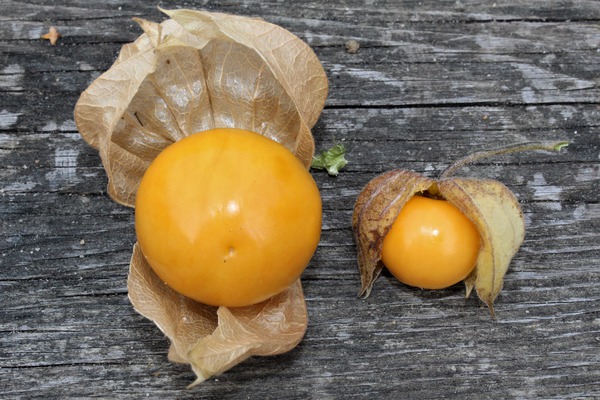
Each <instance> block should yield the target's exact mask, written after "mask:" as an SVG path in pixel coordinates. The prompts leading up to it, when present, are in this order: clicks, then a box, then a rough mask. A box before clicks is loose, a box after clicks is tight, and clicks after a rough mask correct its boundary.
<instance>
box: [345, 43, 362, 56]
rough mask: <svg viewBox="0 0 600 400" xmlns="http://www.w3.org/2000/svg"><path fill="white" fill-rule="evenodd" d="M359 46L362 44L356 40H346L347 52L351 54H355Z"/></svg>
mask: <svg viewBox="0 0 600 400" xmlns="http://www.w3.org/2000/svg"><path fill="white" fill-rule="evenodd" d="M359 48H360V45H359V44H358V42H357V41H356V40H348V41H347V42H346V52H348V53H349V54H355V53H356V52H357V51H358V49H359Z"/></svg>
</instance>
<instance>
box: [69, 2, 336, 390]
mask: <svg viewBox="0 0 600 400" xmlns="http://www.w3.org/2000/svg"><path fill="white" fill-rule="evenodd" d="M163 11H164V12H165V13H166V14H167V15H169V16H170V17H171V19H168V20H166V21H164V22H162V23H160V24H157V23H154V22H150V21H145V20H141V19H138V20H136V22H138V23H139V25H140V26H141V27H142V29H143V30H144V33H143V34H142V35H141V36H140V37H139V38H138V39H137V40H136V41H135V42H133V43H131V44H127V45H125V46H123V48H122V49H121V52H120V54H119V57H118V59H117V60H116V61H115V63H114V64H113V66H112V67H111V68H110V69H109V70H108V71H106V72H105V73H104V74H102V75H101V76H100V77H99V78H98V79H96V80H95V81H94V82H93V83H92V84H91V85H90V86H89V87H88V88H87V89H86V90H85V91H84V92H83V93H82V95H81V97H80V98H79V101H78V102H77V105H76V107H75V122H76V124H77V127H78V129H79V132H80V133H81V135H82V136H83V138H84V139H85V140H86V141H87V142H88V143H89V144H90V145H92V146H93V147H95V148H96V149H98V151H99V153H100V157H101V159H102V163H103V165H104V168H105V170H106V172H107V175H108V180H109V182H108V192H109V194H110V196H111V197H112V198H113V199H114V200H115V201H117V202H119V203H121V204H124V205H127V206H131V207H133V205H134V204H135V195H136V192H137V189H138V186H139V183H140V181H141V179H142V176H143V174H144V172H145V171H146V169H147V168H148V166H149V165H150V163H151V162H152V161H153V160H154V158H155V157H156V156H157V155H158V154H159V153H160V152H161V151H162V150H163V149H164V148H166V147H167V146H168V145H170V144H171V143H173V142H175V141H177V140H180V139H182V138H184V137H186V136H188V135H191V134H193V133H196V132H199V131H204V130H207V129H212V128H221V127H232V128H241V129H246V130H250V131H254V132H257V133H260V134H262V135H264V136H266V137H269V138H271V139H273V140H275V141H277V142H279V143H281V144H283V145H284V146H286V147H287V148H288V149H289V150H291V151H292V152H293V153H294V154H295V155H296V157H298V158H299V159H300V160H301V161H302V162H303V163H304V164H305V165H306V167H307V168H308V167H309V165H310V162H311V160H312V158H313V153H314V140H313V137H312V134H311V132H310V129H311V128H312V126H313V125H314V124H315V123H316V121H317V119H318V118H319V115H320V113H321V111H322V109H323V106H324V104H325V98H326V96H327V90H328V84H327V77H326V75H325V72H324V70H323V68H322V66H321V64H320V62H319V60H318V59H317V57H316V56H315V54H314V52H313V51H312V50H311V49H310V48H309V47H308V46H307V45H306V44H305V43H303V42H302V41H301V40H300V39H299V38H297V37H296V36H294V35H293V34H292V33H290V32H288V31H287V30H285V29H283V28H281V27H279V26H276V25H273V24H270V23H267V22H265V21H262V20H259V19H251V18H245V17H238V16H233V15H226V14H218V13H207V12H200V11H192V10H176V11H166V10H163ZM128 288H129V297H130V300H131V302H132V304H133V305H134V307H135V309H136V310H137V311H138V312H140V313H141V314H142V315H144V316H146V317H147V318H149V319H151V320H152V321H154V322H155V323H156V325H157V326H158V327H159V328H160V329H161V330H162V331H163V332H164V334H165V335H166V336H167V337H168V338H169V339H170V340H171V348H170V350H169V359H170V360H172V361H175V362H182V363H188V364H190V365H191V366H192V369H193V370H194V372H195V373H196V375H197V380H196V381H195V382H194V384H198V383H200V382H202V381H204V380H205V379H208V378H209V377H210V376H213V375H215V374H219V373H221V372H223V371H225V370H227V369H229V368H231V367H233V366H234V365H236V364H238V363H240V362H242V361H243V360H244V359H246V358H248V357H250V356H253V355H272V354H279V353H283V352H286V351H289V350H290V349H292V348H294V347H295V346H296V345H297V344H298V343H299V341H300V340H301V339H302V337H303V335H304V332H305V330H306V327H307V313H306V305H305V301H304V295H303V293H302V286H301V284H300V281H297V282H296V283H294V284H293V285H291V286H290V287H288V288H287V289H286V290H285V291H284V292H282V293H280V294H278V295H276V296H274V297H273V298H271V299H270V300H267V301H265V302H262V303H259V304H256V305H253V306H248V307H241V308H226V307H220V308H217V307H212V306H208V305H205V304H200V303H198V302H195V301H193V300H190V299H188V298H186V297H184V296H181V295H179V294H178V293H176V292H174V291H173V290H171V289H170V288H168V287H167V286H166V285H165V284H164V283H163V282H161V281H160V279H158V278H157V277H156V275H155V274H154V272H153V271H152V270H151V269H150V267H149V266H148V264H147V262H146V260H145V258H144V256H143V254H142V253H141V251H140V250H139V248H138V246H137V245H136V246H135V247H134V251H133V256H132V259H131V264H130V275H129V280H128Z"/></svg>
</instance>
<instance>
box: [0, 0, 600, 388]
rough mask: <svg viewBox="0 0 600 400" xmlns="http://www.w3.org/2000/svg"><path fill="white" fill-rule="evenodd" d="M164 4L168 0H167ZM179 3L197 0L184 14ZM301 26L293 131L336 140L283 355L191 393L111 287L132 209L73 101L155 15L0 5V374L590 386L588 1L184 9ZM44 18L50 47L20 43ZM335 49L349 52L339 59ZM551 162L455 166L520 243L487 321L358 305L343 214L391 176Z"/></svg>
mask: <svg viewBox="0 0 600 400" xmlns="http://www.w3.org/2000/svg"><path fill="white" fill-rule="evenodd" d="M161 6H163V7H167V8H169V7H179V6H181V4H179V3H176V2H172V1H165V2H161ZM199 6H200V5H199ZM201 6H203V7H205V8H207V9H209V10H213V11H223V12H233V13H236V14H241V15H250V16H261V17H263V18H265V19H266V20H268V21H271V22H274V23H278V24H280V25H282V26H284V27H286V28H288V29H290V30H291V31H292V32H294V33H296V34H297V35H299V36H300V37H301V38H302V39H304V40H305V41H306V42H307V43H309V44H310V45H311V46H312V47H313V48H314V49H315V52H316V53H317V55H318V56H319V58H320V59H321V60H322V62H323V65H324V67H325V69H326V72H327V74H328V77H329V79H330V85H331V87H330V89H331V90H330V96H329V98H328V102H327V107H326V110H325V111H324V113H323V115H322V116H321V119H320V120H319V122H318V123H317V125H316V126H315V128H314V130H313V132H314V134H315V137H316V142H317V147H318V149H324V148H327V147H328V146H330V145H332V144H334V143H339V142H341V143H344V144H345V145H346V147H347V148H348V154H347V158H348V159H349V160H350V164H349V165H348V166H347V168H346V169H345V170H344V171H343V172H342V173H341V174H340V175H339V176H338V177H336V178H332V177H329V176H327V175H326V174H325V173H322V172H315V173H314V176H315V179H316V181H317V184H318V186H319V188H320V190H321V193H322V197H323V207H324V217H323V233H322V240H321V243H320V245H319V248H318V249H317V252H316V254H315V257H314V258H313V260H312V261H311V264H310V265H309V267H308V269H307V270H306V272H305V274H304V276H303V286H304V290H305V294H306V298H307V305H308V310H309V321H310V323H309V327H308V331H307V334H306V337H305V338H304V340H303V341H302V343H301V344H300V345H299V346H298V347H297V348H296V349H294V350H293V351H292V352H290V353H287V354H284V355H281V356H277V357H267V358H252V359H250V360H248V361H246V362H245V363H243V364H242V365H239V366H237V367H235V368H234V369H232V370H231V371H228V372H227V373H225V374H224V375H222V376H220V377H218V378H215V379H211V380H209V381H208V382H206V383H204V384H203V385H201V386H200V387H198V388H195V389H193V390H185V389H184V387H185V385H187V384H189V383H190V382H191V381H192V379H193V374H192V373H191V371H190V370H189V368H188V367H186V366H181V365H177V364H172V363H169V362H168V361H167V359H166V351H167V347H168V343H167V341H166V340H165V339H164V337H163V336H162V334H161V333H160V331H159V330H158V328H156V327H155V326H154V325H153V324H152V323H151V322H149V321H147V320H145V319H143V318H142V317H141V316H139V315H137V314H136V313H135V311H134V310H133V309H132V307H131V305H130V304H129V302H128V300H127V289H126V277H127V267H128V263H129V258H130V256H131V247H132V245H133V243H134V242H135V232H134V229H133V219H134V213H133V210H131V209H129V208H125V207H122V206H120V205H118V204H115V203H114V202H112V201H111V200H110V199H109V198H108V197H107V196H106V190H105V187H106V176H105V173H104V171H103V169H102V167H101V162H100V158H99V157H98V155H97V153H96V152H95V151H94V150H93V149H91V148H90V147H89V146H87V145H86V144H85V143H84V142H83V141H82V140H81V138H80V137H79V135H78V133H77V130H76V127H75V124H74V122H73V115H72V112H73V107H74V105H75V102H76V101H77V98H78V96H79V93H80V92H81V91H82V90H84V89H85V88H86V87H87V85H88V84H89V83H90V82H91V81H92V80H93V79H94V78H95V77H97V76H98V75H99V74H100V73H101V72H103V71H105V70H106V69H107V68H109V67H110V65H111V64H112V62H113V61H114V59H115V57H116V55H117V53H118V50H119V48H120V47H121V46H122V45H123V44H124V43H127V42H129V41H131V40H133V39H135V37H136V36H137V35H138V34H139V33H140V29H139V28H138V27H136V26H135V23H133V22H132V21H131V17H133V16H140V17H144V18H148V19H151V20H155V21H160V20H162V19H163V18H164V17H163V16H162V15H161V13H160V12H159V11H158V10H157V9H156V4H154V3H151V2H144V1H139V0H128V1H122V0H119V1H116V0H109V1H104V2H92V3H90V2H88V1H84V0H70V1H60V2H58V1H50V0H39V1H35V2H33V1H9V0H0V9H2V15H0V382H1V383H2V388H3V394H2V396H1V397H3V398H9V399H13V398H14V399H21V398H23V399H31V398H44V399H46V398H91V397H101V398H103V397H111V398H118V399H121V398H122V399H125V398H136V399H137V398H144V397H148V398H165V399H169V398H207V399H210V398H215V399H221V398H240V399H241V398H277V399H286V398H289V399H292V398H325V399H338V398H339V399H347V398H385V397H390V398H396V397H398V396H399V395H402V397H406V398H415V399H430V398H481V397H482V396H483V395H487V396H488V397H493V398H586V397H587V398H597V397H600V385H599V383H598V382H600V368H599V367H598V366H599V365H600V353H599V352H598V351H597V348H598V343H600V318H599V315H600V306H599V304H600V302H599V300H600V269H599V268H598V266H599V265H600V246H599V245H598V243H600V241H599V229H598V228H599V227H600V201H599V200H600V198H599V196H600V190H599V189H600V186H599V184H600V159H599V154H600V135H599V134H598V121H599V120H600V108H599V107H598V105H599V104H600V92H599V91H598V90H599V89H598V77H597V75H598V65H600V64H599V63H600V53H598V51H597V49H598V46H599V45H600V28H599V25H598V21H600V7H598V2H596V1H585V0H582V1H577V2H569V3H565V2H564V1H558V0H549V1H534V2H532V1H525V0H511V1H505V2H495V3H488V2H481V1H475V0H463V1H460V2H456V1H437V0H422V1H416V0H415V1H412V0H411V1H402V2H398V1H392V0H385V1H378V2H364V1H359V0H332V1H328V2H314V1H302V2H282V1H276V0H267V1H259V0H244V1H230V0H225V1H219V2H202V4H201ZM50 25H55V26H57V27H58V28H59V31H60V32H61V33H62V34H63V37H62V38H61V39H60V41H59V43H58V45H57V46H50V45H49V44H48V43H47V42H45V41H42V40H41V39H39V36H40V35H41V34H42V33H44V32H45V30H46V29H47V28H48V26H50ZM348 39H354V40H357V41H358V42H360V45H361V47H360V49H359V51H358V52H357V53H356V54H349V53H347V52H346V51H345V47H344V44H345V42H346V41H347V40H348ZM562 138H566V139H567V140H569V141H570V142H572V143H571V145H570V146H569V147H568V149H567V150H566V151H563V152H562V153H561V154H548V153H536V154H521V155H514V156H507V157H500V158H496V159H491V160H487V161H483V162H479V163H477V164H475V165H473V166H470V167H468V168H465V169H464V170H462V171H461V174H463V175H470V176H475V177H489V178H497V179H499V180H500V181H502V182H504V183H505V184H506V185H507V186H508V187H510V188H511V189H512V190H513V191H514V192H515V193H516V195H517V196H518V198H519V201H520V203H521V206H522V208H523V211H524V216H525V220H526V224H527V235H526V239H525V242H524V244H523V246H522V248H521V249H520V251H519V253H518V254H517V255H516V257H515V258H514V260H513V262H512V264H511V267H510V269H509V272H508V274H507V276H506V280H505V287H504V289H503V291H502V292H501V294H500V296H499V298H498V300H497V304H496V312H497V314H498V318H497V320H495V321H493V320H491V319H490V317H489V314H488V312H487V310H486V309H485V307H484V306H483V305H482V304H481V303H480V302H479V301H478V300H477V299H475V298H471V299H468V300H464V298H463V297H464V290H463V288H462V287H461V285H456V286H453V287H451V288H448V289H445V290H441V291H423V290H419V289H413V288H408V287H406V286H404V285H402V284H400V283H398V282H397V281H395V280H394V279H393V277H392V276H391V275H390V274H389V273H387V272H386V271H384V272H383V274H382V277H381V278H380V280H379V281H378V282H377V283H376V284H375V287H374V289H373V294H372V295H371V297H369V298H368V299H358V298H357V297H356V295H357V293H358V288H359V274H358V269H357V266H356V252H355V246H354V243H353V239H352V233H351V227H350V221H351V214H352V207H353V204H354V201H355V199H356V196H357V195H358V193H359V192H360V190H361V189H362V187H363V186H364V185H365V184H366V183H367V182H368V181H369V180H370V179H371V178H373V177H374V176H376V175H377V174H379V173H382V172H383V171H386V170H389V169H391V168H408V169H412V170H415V171H418V172H421V173H424V174H426V175H428V176H435V175H436V174H437V173H439V172H440V171H441V170H442V169H443V168H444V167H445V166H446V165H448V163H449V162H450V161H452V160H454V159H456V158H458V157H461V156H463V155H465V154H466V153H469V152H471V151H474V150H477V149H483V148H492V147H496V146H497V145H498V144H501V143H508V142H518V141H525V140H547V139H562Z"/></svg>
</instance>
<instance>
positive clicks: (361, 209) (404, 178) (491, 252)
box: [352, 170, 525, 315]
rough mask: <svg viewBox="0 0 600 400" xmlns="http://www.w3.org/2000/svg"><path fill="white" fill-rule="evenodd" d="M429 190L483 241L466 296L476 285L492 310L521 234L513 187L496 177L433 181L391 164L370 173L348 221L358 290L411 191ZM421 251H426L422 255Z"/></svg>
mask: <svg viewBox="0 0 600 400" xmlns="http://www.w3.org/2000/svg"><path fill="white" fill-rule="evenodd" d="M425 192H429V193H430V194H431V195H435V196H436V197H441V198H444V199H445V200H447V201H448V202H449V203H451V204H453V205H454V206H456V207H457V208H458V209H459V210H460V211H461V212H462V213H463V214H464V215H465V216H467V218H469V219H470V220H471V221H473V223H474V224H475V226H476V227H477V230H478V232H479V234H480V235H481V238H482V245H481V249H480V252H479V256H478V258H477V263H476V266H475V268H474V270H473V272H472V273H471V274H470V275H469V276H468V277H467V278H466V279H465V281H464V282H465V285H466V287H467V296H468V295H469V293H470V292H471V290H472V289H473V288H475V290H476V292H477V294H478V296H479V298H480V299H481V300H483V301H484V302H485V303H486V304H487V305H488V307H489V309H490V312H491V313H492V315H494V308H493V302H494V300H495V299H496V297H497V296H498V293H499V292H500V290H501V289H502V284H503V280H504V275H505V274H506V271H507V269H508V266H509V264H510V261H511V260H512V257H513V256H514V255H515V253H516V252H517V250H518V249H519V247H520V246H521V244H522V243H523V239H524V236H525V224H524V220H523V214H522V212H521V208H520V206H519V203H518V202H517V199H516V198H515V196H514V195H513V194H512V192H511V191H510V190H509V189H508V188H507V187H506V186H504V185H503V184H502V183H500V182H498V181H493V180H488V179H464V178H450V179H443V180H440V181H435V180H432V179H430V178H427V177H424V176H423V175H420V174H417V173H415V172H412V171H404V170H394V171H390V172H388V173H385V174H383V175H380V176H378V177H376V178H374V179H373V180H372V181H371V182H369V183H368V184H367V185H366V186H365V188H364V189H363V191H362V192H361V193H360V195H359V196H358V200H357V202H356V204H355V207H354V215H353V221H352V226H353V230H354V236H355V241H356V244H357V247H358V266H359V270H360V275H361V289H360V295H362V296H365V297H366V296H369V294H370V292H371V289H372V287H373V284H374V282H375V280H376V279H377V277H378V276H379V274H380V273H381V270H382V268H383V263H382V261H381V249H382V247H383V240H384V238H385V235H386V234H387V233H388V232H389V230H390V229H391V227H392V224H393V223H394V221H395V220H396V217H397V216H398V214H399V213H400V210H401V209H402V207H403V206H404V204H406V202H407V201H408V200H410V199H411V198H412V197H413V196H414V195H416V194H420V193H425ZM424 256H426V255H424Z"/></svg>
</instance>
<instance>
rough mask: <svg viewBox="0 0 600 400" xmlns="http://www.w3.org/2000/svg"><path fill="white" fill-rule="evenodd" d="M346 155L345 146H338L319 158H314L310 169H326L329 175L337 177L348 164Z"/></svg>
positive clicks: (323, 153)
mask: <svg viewBox="0 0 600 400" xmlns="http://www.w3.org/2000/svg"><path fill="white" fill-rule="evenodd" d="M345 154H346V147H345V146H344V145H343V144H336V145H335V146H333V147H332V148H331V149H329V150H327V151H324V152H322V153H321V154H320V155H318V156H317V157H313V160H312V163H311V164H310V167H311V168H314V169H325V170H327V173H328V174H329V175H332V176H337V174H338V172H339V170H340V169H342V168H344V167H345V166H346V164H348V160H346V159H345V158H344V155H345Z"/></svg>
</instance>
